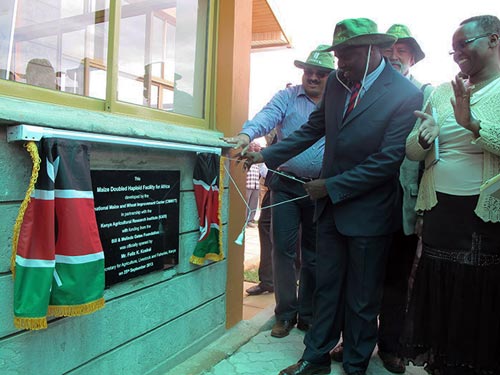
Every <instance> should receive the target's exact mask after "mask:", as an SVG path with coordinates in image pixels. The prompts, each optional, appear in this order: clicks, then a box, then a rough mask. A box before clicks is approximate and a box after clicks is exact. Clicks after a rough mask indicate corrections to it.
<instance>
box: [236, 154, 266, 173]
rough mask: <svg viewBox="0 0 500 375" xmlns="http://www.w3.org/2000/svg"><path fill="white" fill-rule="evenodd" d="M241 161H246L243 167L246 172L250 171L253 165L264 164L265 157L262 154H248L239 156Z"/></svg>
mask: <svg viewBox="0 0 500 375" xmlns="http://www.w3.org/2000/svg"><path fill="white" fill-rule="evenodd" d="M239 159H240V161H241V160H244V162H243V167H244V168H245V170H247V171H248V170H249V169H250V167H251V166H252V164H257V163H263V162H264V157H263V156H262V154H261V153H260V152H246V153H243V151H242V152H241V154H240V155H239Z"/></svg>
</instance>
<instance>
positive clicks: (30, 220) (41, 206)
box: [17, 198, 55, 260]
mask: <svg viewBox="0 0 500 375" xmlns="http://www.w3.org/2000/svg"><path fill="white" fill-rule="evenodd" d="M54 223H55V220H54V201H53V200H45V199H36V198H31V200H30V202H29V204H28V208H27V209H26V212H25V213H24V217H23V223H22V225H21V230H20V232H19V241H18V245H17V254H19V255H20V256H22V257H23V258H27V259H43V260H54V259H55V256H54V247H55V226H54Z"/></svg>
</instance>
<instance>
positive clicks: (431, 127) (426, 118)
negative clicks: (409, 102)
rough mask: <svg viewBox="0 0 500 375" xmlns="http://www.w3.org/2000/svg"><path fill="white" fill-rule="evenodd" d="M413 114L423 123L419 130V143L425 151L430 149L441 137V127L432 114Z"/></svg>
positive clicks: (417, 112) (419, 112) (420, 112)
mask: <svg viewBox="0 0 500 375" xmlns="http://www.w3.org/2000/svg"><path fill="white" fill-rule="evenodd" d="M413 113H414V114H415V116H417V117H419V118H420V119H422V123H421V124H420V127H419V128H418V143H420V145H421V146H422V147H423V148H424V149H428V148H429V147H431V145H432V142H434V140H435V139H436V138H437V136H438V135H439V127H438V126H437V125H436V121H434V118H433V117H432V116H431V115H430V114H428V113H426V112H422V111H415V112H413Z"/></svg>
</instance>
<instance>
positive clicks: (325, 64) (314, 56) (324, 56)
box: [294, 44, 335, 72]
mask: <svg viewBox="0 0 500 375" xmlns="http://www.w3.org/2000/svg"><path fill="white" fill-rule="evenodd" d="M325 48H328V45H326V44H320V45H319V46H318V47H317V48H316V49H315V50H314V51H312V52H311V53H310V54H309V56H308V57H307V60H306V61H305V62H304V61H299V60H295V61H294V64H295V66H296V67H297V68H300V69H306V68H315V69H318V70H325V71H328V72H331V71H332V70H333V69H335V62H334V60H333V55H332V54H331V53H330V52H324V51H323V50H324V49H325Z"/></svg>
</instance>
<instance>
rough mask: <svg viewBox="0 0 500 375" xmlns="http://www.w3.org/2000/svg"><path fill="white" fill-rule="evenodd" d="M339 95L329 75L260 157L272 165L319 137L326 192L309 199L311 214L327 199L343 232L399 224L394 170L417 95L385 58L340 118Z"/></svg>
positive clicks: (342, 97) (379, 230)
mask: <svg viewBox="0 0 500 375" xmlns="http://www.w3.org/2000/svg"><path fill="white" fill-rule="evenodd" d="M346 96H347V90H346V89H345V88H344V87H343V86H342V85H341V84H340V82H339V81H338V80H337V78H336V75H335V74H330V76H329V78H328V81H327V83H326V87H325V92H324V94H323V99H322V101H321V104H320V106H319V108H318V109H317V110H316V111H314V112H312V113H311V115H310V116H309V120H308V122H307V123H305V124H304V125H303V126H302V127H301V128H300V129H298V130H297V131H295V132H294V133H292V134H291V135H290V136H289V137H287V138H285V139H283V140H282V141H281V142H279V143H277V144H276V145H273V146H271V147H268V148H267V149H265V150H264V151H263V152H262V155H263V156H264V160H265V162H266V164H267V165H268V167H269V168H272V169H275V168H277V167H278V166H279V165H281V164H282V163H283V162H284V161H286V160H288V159H289V158H290V157H292V156H294V155H296V154H298V153H300V152H301V151H303V150H305V149H306V148H307V147H309V146H310V145H312V144H314V142H316V141H317V140H318V139H319V138H321V137H322V136H323V135H325V136H326V139H325V154H324V158H323V167H322V171H321V177H320V178H323V179H326V187H327V190H328V196H327V197H325V198H322V199H319V200H318V201H317V202H316V213H315V220H317V219H318V218H319V217H320V216H321V214H322V212H323V210H324V207H325V206H326V203H327V199H330V200H331V202H332V203H333V205H334V210H333V212H334V213H333V214H334V220H335V223H336V226H337V229H338V230H339V232H340V233H342V234H343V235H346V236H380V235H386V234H390V233H392V232H394V231H395V230H397V229H398V227H399V226H400V225H401V201H400V199H401V197H400V190H399V188H398V184H399V181H398V173H399V167H400V165H401V162H402V161H403V157H404V155H405V141H406V137H407V135H408V134H409V132H410V130H411V129H412V127H413V124H414V123H415V116H414V114H413V111H414V110H417V109H420V108H421V106H422V93H421V92H420V90H419V89H418V88H416V87H415V86H414V85H413V84H412V83H411V82H410V81H409V80H407V79H406V78H404V77H403V76H402V75H401V74H399V73H398V72H396V71H395V70H394V68H392V66H391V65H390V64H389V63H387V64H386V67H385V68H384V70H383V71H382V73H381V74H380V76H379V77H378V78H377V79H376V81H375V82H374V83H373V85H372V86H371V87H370V89H369V90H368V91H367V92H366V93H365V95H364V96H363V97H362V98H361V99H360V100H359V102H358V105H357V106H356V108H354V110H353V111H352V112H351V113H350V114H349V116H348V117H347V118H346V119H345V120H344V121H343V119H342V117H343V112H344V105H345V102H346Z"/></svg>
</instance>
